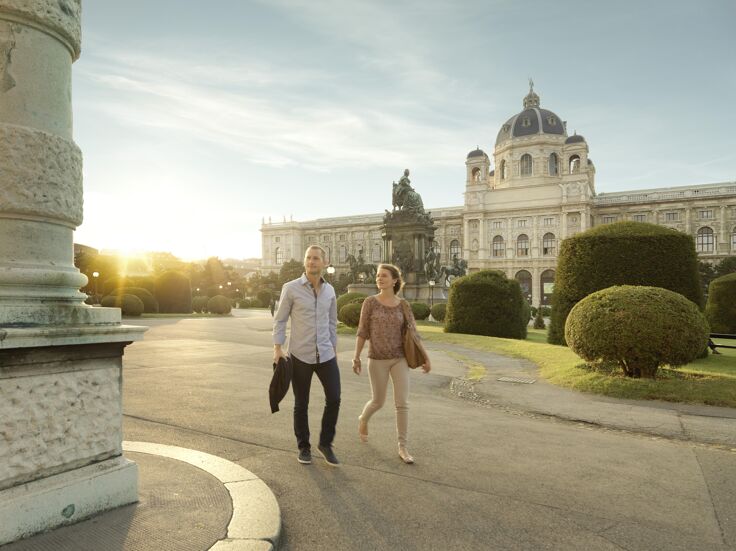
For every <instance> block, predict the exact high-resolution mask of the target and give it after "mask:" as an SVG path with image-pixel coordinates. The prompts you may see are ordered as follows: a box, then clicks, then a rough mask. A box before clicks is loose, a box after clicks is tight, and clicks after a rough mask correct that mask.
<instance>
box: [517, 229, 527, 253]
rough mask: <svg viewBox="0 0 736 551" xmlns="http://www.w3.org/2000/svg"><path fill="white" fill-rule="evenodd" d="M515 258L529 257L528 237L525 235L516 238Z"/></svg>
mask: <svg viewBox="0 0 736 551" xmlns="http://www.w3.org/2000/svg"><path fill="white" fill-rule="evenodd" d="M516 256H529V236H528V235H526V234H525V233H522V234H521V235H520V236H519V237H517V238H516Z"/></svg>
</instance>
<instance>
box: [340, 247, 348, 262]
mask: <svg viewBox="0 0 736 551" xmlns="http://www.w3.org/2000/svg"><path fill="white" fill-rule="evenodd" d="M347 259H348V249H347V247H346V246H345V245H340V263H341V264H343V263H344V262H345V261H346V260H347Z"/></svg>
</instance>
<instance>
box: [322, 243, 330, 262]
mask: <svg viewBox="0 0 736 551" xmlns="http://www.w3.org/2000/svg"><path fill="white" fill-rule="evenodd" d="M322 248H323V249H324V250H325V262H327V264H331V262H330V248H329V247H328V246H327V245H322Z"/></svg>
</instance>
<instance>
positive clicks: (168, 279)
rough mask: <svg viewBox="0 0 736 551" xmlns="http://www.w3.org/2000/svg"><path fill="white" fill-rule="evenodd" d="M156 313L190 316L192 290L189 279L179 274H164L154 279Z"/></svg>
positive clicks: (171, 272) (174, 272)
mask: <svg viewBox="0 0 736 551" xmlns="http://www.w3.org/2000/svg"><path fill="white" fill-rule="evenodd" d="M156 300H158V311H159V312H163V313H165V314H190V313H191V312H192V288H191V285H190V283H189V278H188V277H187V276H185V275H184V274H183V273H181V272H176V271H169V272H164V273H163V274H161V275H160V276H158V278H157V279H156Z"/></svg>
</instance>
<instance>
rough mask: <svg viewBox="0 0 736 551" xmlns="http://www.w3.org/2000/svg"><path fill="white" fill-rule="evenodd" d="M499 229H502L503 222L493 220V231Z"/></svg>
mask: <svg viewBox="0 0 736 551" xmlns="http://www.w3.org/2000/svg"><path fill="white" fill-rule="evenodd" d="M501 228H503V222H501V221H500V220H494V221H493V229H494V230H500V229H501Z"/></svg>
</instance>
